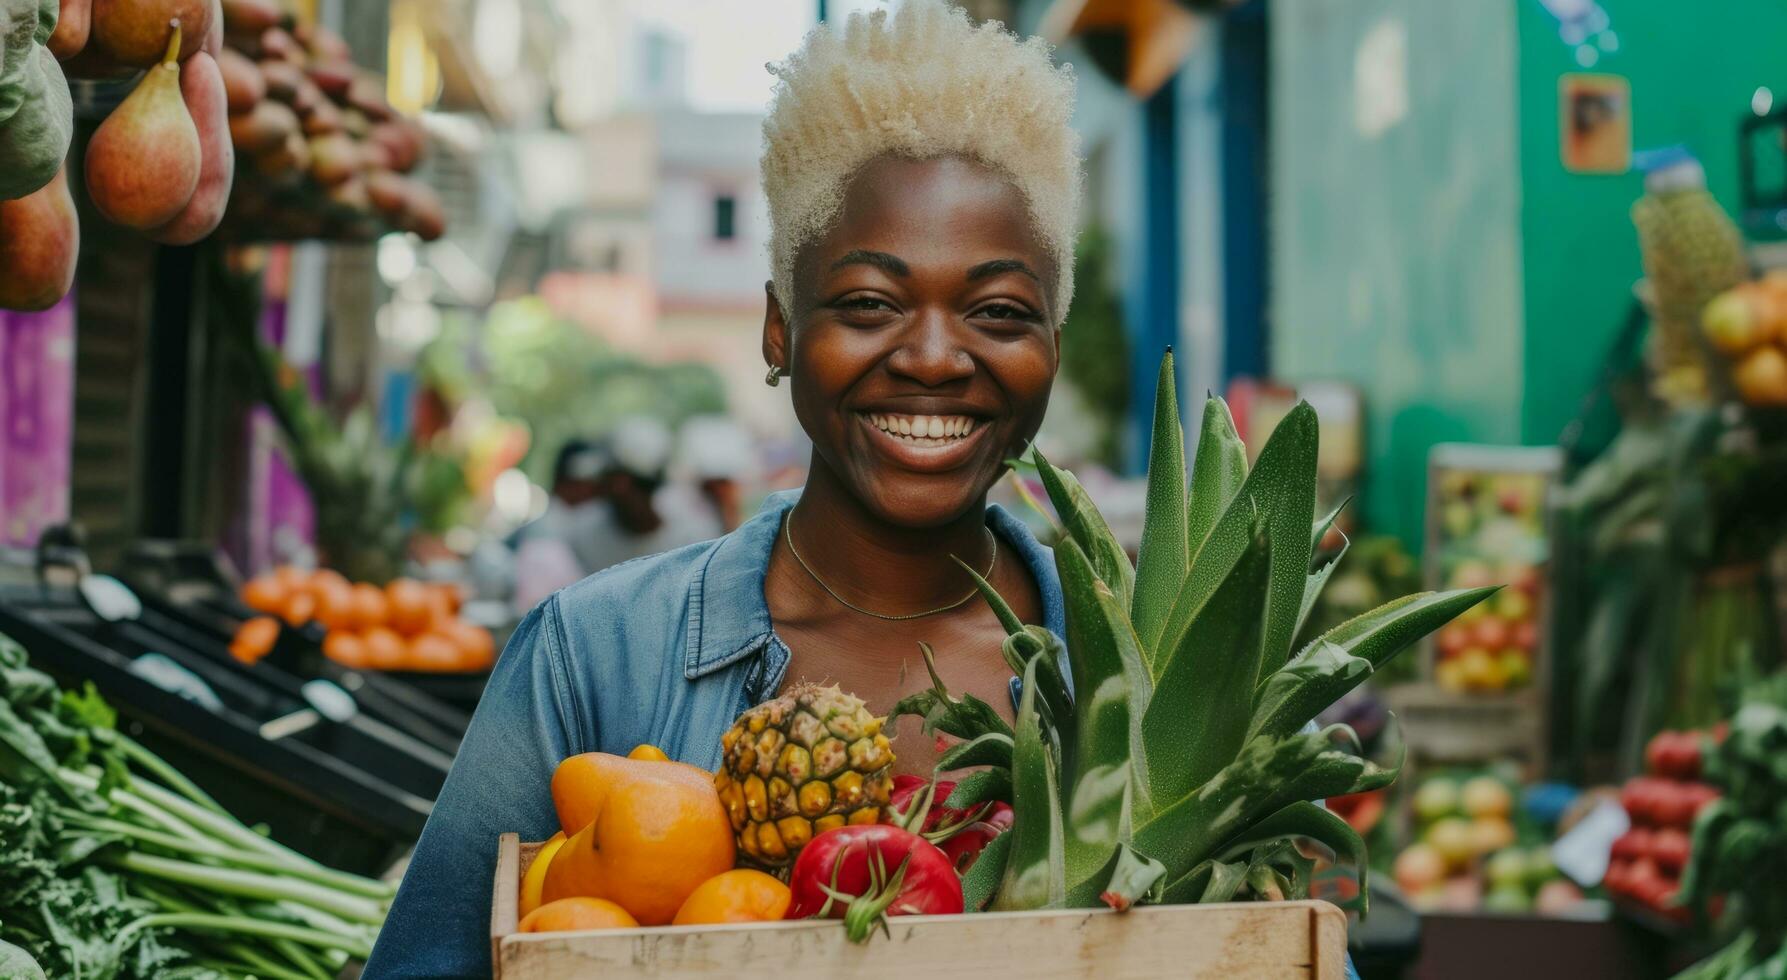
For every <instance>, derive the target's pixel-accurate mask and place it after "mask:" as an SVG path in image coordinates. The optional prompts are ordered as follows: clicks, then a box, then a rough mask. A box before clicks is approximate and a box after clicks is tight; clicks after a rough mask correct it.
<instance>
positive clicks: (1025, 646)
mask: <svg viewBox="0 0 1787 980" xmlns="http://www.w3.org/2000/svg"><path fill="white" fill-rule="evenodd" d="M999 650H1000V653H1002V654H1003V655H1004V656H1005V662H1006V664H1007V665H1009V666H1010V667H1011V672H1012V673H1013V674H1014V675H1017V676H1019V677H1022V676H1023V674H1024V666H1025V665H1026V664H1028V663H1030V662H1031V661H1032V660H1036V661H1037V664H1036V684H1037V690H1036V697H1037V699H1038V701H1037V703H1038V710H1039V711H1041V713H1042V716H1043V718H1044V719H1045V720H1047V721H1048V723H1049V724H1051V725H1053V726H1054V729H1055V734H1056V736H1057V737H1058V738H1060V739H1064V740H1066V744H1069V745H1071V744H1072V743H1073V732H1074V721H1073V695H1072V693H1071V692H1070V691H1069V690H1068V687H1067V679H1066V678H1065V677H1063V676H1062V674H1061V662H1062V661H1063V660H1066V659H1067V648H1066V647H1065V646H1064V645H1063V644H1062V643H1061V638H1060V637H1058V636H1056V635H1055V634H1053V633H1051V632H1049V631H1048V630H1046V629H1044V628H1042V627H1041V626H1026V627H1024V629H1023V631H1022V632H1019V633H1014V634H1012V635H1010V636H1007V637H1006V638H1005V642H1004V643H1002V644H1000V645H999Z"/></svg>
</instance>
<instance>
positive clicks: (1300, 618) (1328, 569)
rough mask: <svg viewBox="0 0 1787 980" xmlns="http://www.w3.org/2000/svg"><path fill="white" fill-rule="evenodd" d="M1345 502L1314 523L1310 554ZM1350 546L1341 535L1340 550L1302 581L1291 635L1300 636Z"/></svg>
mask: <svg viewBox="0 0 1787 980" xmlns="http://www.w3.org/2000/svg"><path fill="white" fill-rule="evenodd" d="M1351 499H1352V498H1351V497H1348V498H1347V500H1351ZM1347 500H1342V501H1341V502H1340V503H1339V505H1338V506H1336V507H1335V508H1334V509H1333V510H1332V511H1330V512H1329V513H1328V516H1327V517H1324V518H1322V519H1321V520H1319V521H1316V522H1315V530H1314V532H1313V533H1312V534H1311V535H1310V537H1309V548H1310V554H1312V555H1313V554H1316V553H1318V552H1319V551H1320V550H1321V545H1322V539H1323V538H1325V537H1327V535H1328V530H1329V529H1330V528H1332V527H1333V526H1334V521H1335V519H1336V518H1338V517H1339V516H1340V512H1341V510H1343V509H1344V508H1345V507H1346V505H1347ZM1352 545H1353V543H1352V542H1351V541H1349V540H1347V538H1346V535H1344V534H1343V535H1341V536H1340V550H1339V551H1337V552H1335V553H1334V554H1333V555H1331V556H1329V558H1328V560H1327V561H1325V562H1323V563H1322V566H1321V567H1320V568H1317V569H1314V570H1312V571H1311V572H1310V573H1309V578H1308V579H1306V580H1304V582H1303V602H1302V604H1301V605H1300V606H1299V607H1298V609H1297V628H1296V630H1295V631H1293V633H1292V634H1291V635H1293V636H1301V635H1302V633H1303V625H1304V624H1305V623H1307V622H1309V614H1310V612H1311V611H1313V610H1314V609H1315V601H1316V600H1317V599H1319V598H1321V595H1322V589H1323V588H1325V587H1326V586H1327V584H1328V578H1329V577H1330V576H1332V575H1333V574H1334V570H1335V569H1336V568H1339V567H1340V560H1341V559H1342V558H1345V557H1346V553H1347V549H1348V548H1351V547H1352Z"/></svg>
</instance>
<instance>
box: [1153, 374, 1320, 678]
mask: <svg viewBox="0 0 1787 980" xmlns="http://www.w3.org/2000/svg"><path fill="white" fill-rule="evenodd" d="M1317 443H1318V435H1317V431H1316V418H1315V409H1312V408H1310V407H1309V403H1308V402H1299V403H1298V404H1297V407H1296V408H1293V409H1291V411H1290V413H1289V414H1287V415H1286V416H1285V417H1284V420H1283V421H1282V422H1280V423H1278V428H1276V429H1274V430H1273V432H1272V435H1271V437H1270V438H1268V439H1267V440H1266V445H1265V447H1264V448H1263V449H1261V450H1260V456H1259V460H1258V462H1257V463H1256V464H1255V466H1254V468H1253V472H1251V473H1249V474H1248V475H1247V479H1246V480H1245V481H1244V482H1243V483H1242V484H1241V489H1240V490H1239V491H1238V492H1237V493H1236V494H1235V499H1234V500H1233V501H1232V502H1231V503H1230V504H1229V507H1228V509H1227V510H1225V511H1224V512H1223V514H1222V517H1221V518H1219V519H1218V520H1217V522H1216V526H1215V527H1213V528H1212V529H1211V531H1210V536H1209V538H1207V539H1206V540H1205V541H1204V546H1203V547H1202V548H1201V549H1199V551H1198V553H1197V557H1196V558H1194V559H1193V560H1192V565H1191V575H1190V576H1189V577H1188V578H1187V579H1186V583H1185V589H1184V590H1183V591H1182V592H1181V593H1180V594H1179V600H1178V602H1176V603H1174V605H1173V614H1172V617H1171V618H1170V619H1169V620H1168V621H1167V628H1166V631H1165V633H1164V634H1163V635H1164V636H1165V637H1166V638H1167V642H1170V643H1172V644H1173V645H1175V646H1177V645H1178V642H1179V638H1180V637H1182V636H1183V635H1184V633H1185V630H1186V629H1187V628H1188V627H1189V625H1190V623H1191V621H1192V620H1193V619H1194V618H1195V617H1196V616H1197V614H1198V613H1199V611H1200V610H1202V609H1203V607H1204V604H1205V603H1207V602H1209V601H1210V597H1211V596H1212V595H1215V594H1216V590H1217V589H1218V588H1220V587H1221V585H1222V583H1223V581H1224V580H1225V579H1226V578H1227V577H1228V574H1229V571H1230V569H1232V568H1233V567H1234V565H1235V562H1236V561H1237V560H1238V559H1239V558H1240V557H1241V553H1242V552H1243V551H1245V550H1247V547H1248V545H1249V544H1250V543H1251V542H1252V541H1253V537H1254V531H1255V526H1256V522H1257V521H1259V520H1260V519H1261V518H1262V516H1263V519H1264V520H1265V522H1266V533H1267V535H1268V536H1269V537H1270V538H1271V541H1272V571H1271V575H1270V576H1269V582H1270V585H1269V587H1268V590H1267V595H1266V613H1265V616H1264V617H1263V622H1262V623H1261V627H1260V630H1261V649H1262V651H1263V653H1262V659H1261V668H1262V671H1263V672H1270V671H1274V670H1277V669H1278V668H1279V666H1280V665H1282V664H1283V663H1284V661H1285V659H1286V656H1287V654H1288V652H1289V650H1290V646H1291V641H1292V640H1293V639H1294V638H1295V632H1296V628H1297V617H1298V613H1299V612H1300V611H1301V609H1302V606H1303V588H1304V584H1305V583H1306V582H1307V581H1308V578H1309V555H1310V544H1309V538H1310V528H1311V527H1312V526H1313V522H1314V520H1315V464H1316V450H1317Z"/></svg>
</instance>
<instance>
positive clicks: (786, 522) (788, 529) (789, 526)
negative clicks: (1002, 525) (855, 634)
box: [782, 511, 999, 622]
mask: <svg viewBox="0 0 1787 980" xmlns="http://www.w3.org/2000/svg"><path fill="white" fill-rule="evenodd" d="M793 527H794V513H793V512H792V511H790V512H789V514H788V516H787V517H786V518H784V519H783V520H782V538H783V539H784V540H786V541H787V542H788V553H789V554H791V555H793V556H794V560H795V562H796V563H798V564H799V565H800V567H801V568H802V569H803V570H805V571H806V573H807V575H808V576H810V577H811V578H812V579H813V581H814V582H817V583H818V584H819V587H820V588H822V589H824V590H825V594H826V595H828V596H831V597H832V598H833V599H836V600H838V601H839V602H840V603H843V604H844V605H845V606H846V607H848V608H850V609H854V610H856V611H857V612H859V613H862V614H863V615H864V616H873V617H875V618H876V619H885V620H890V621H894V622H898V621H899V620H903V619H923V618H924V617H926V616H935V615H937V614H938V613H946V612H949V611H950V610H951V609H955V608H957V607H958V606H960V605H962V604H963V603H965V602H967V601H968V600H969V599H972V598H974V597H975V596H977V595H979V594H980V590H979V589H970V590H968V594H967V595H965V596H963V597H961V598H960V599H957V600H956V601H954V602H952V603H950V604H949V605H947V606H938V607H937V608H935V609H927V610H925V611H924V612H915V613H906V614H905V615H903V616H889V615H888V614H886V613H878V612H876V611H875V610H873V609H864V608H863V607H861V606H859V605H857V604H856V603H854V602H851V601H850V600H849V599H846V598H844V597H843V596H841V595H838V593H837V590H836V589H833V588H832V587H831V586H829V585H826V584H825V580H824V579H822V578H820V577H819V573H818V572H815V571H813V566H811V565H809V564H807V560H806V559H805V558H802V557H801V556H800V552H799V551H798V550H797V549H796V548H795V547H794V530H793ZM987 538H988V540H989V541H990V542H991V543H992V547H993V557H992V559H991V560H990V561H988V562H987V571H986V574H984V575H982V576H981V578H984V579H987V580H988V581H991V580H992V578H993V567H994V566H995V565H997V564H999V536H998V535H996V534H994V533H993V532H992V531H987Z"/></svg>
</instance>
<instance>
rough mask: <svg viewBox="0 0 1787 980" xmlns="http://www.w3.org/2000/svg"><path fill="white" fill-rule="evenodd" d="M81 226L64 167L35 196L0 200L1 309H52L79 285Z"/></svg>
mask: <svg viewBox="0 0 1787 980" xmlns="http://www.w3.org/2000/svg"><path fill="white" fill-rule="evenodd" d="M80 251H81V226H80V222H78V221H77V220H76V219H75V213H74V198H72V197H70V196H69V193H68V169H67V168H66V167H64V168H63V169H61V170H58V171H57V172H56V175H55V176H54V177H52V178H50V182H49V183H48V184H45V185H44V186H43V187H42V188H40V189H38V190H37V191H35V192H34V193H31V194H28V195H26V196H24V197H22V198H19V199H17V200H12V201H0V310H18V311H19V312H22V313H30V312H35V311H37V310H47V309H49V308H50V307H52V306H55V305H56V302H57V301H58V300H60V299H61V298H62V297H63V296H66V295H67V294H68V290H69V288H70V287H72V286H73V285H74V269H75V260H76V259H77V258H78V257H79V256H80Z"/></svg>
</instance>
